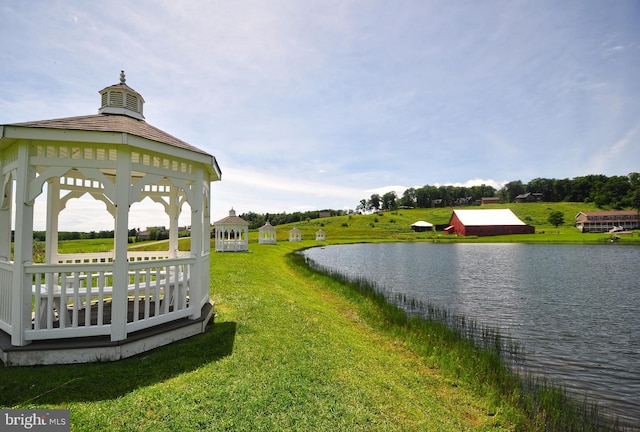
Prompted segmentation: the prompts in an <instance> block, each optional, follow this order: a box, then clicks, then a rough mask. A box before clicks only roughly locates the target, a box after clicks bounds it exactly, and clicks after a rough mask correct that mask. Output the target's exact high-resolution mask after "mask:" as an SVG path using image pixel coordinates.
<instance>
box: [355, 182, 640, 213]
mask: <svg viewBox="0 0 640 432" xmlns="http://www.w3.org/2000/svg"><path fill="white" fill-rule="evenodd" d="M528 192H532V193H540V194H542V196H543V200H544V201H545V202H584V203H593V204H595V205H596V207H598V208H607V209H613V210H617V209H623V208H632V207H633V208H638V207H639V206H640V174H639V173H636V172H634V173H630V174H629V175H627V176H612V177H607V176H605V175H602V174H599V175H587V176H582V177H575V178H573V179H545V178H535V179H533V180H531V181H530V182H529V183H522V181H520V180H515V181H510V182H508V183H506V184H505V185H504V186H503V187H502V189H500V190H496V189H495V188H493V187H492V186H488V185H480V186H471V187H464V186H450V185H449V186H430V185H425V186H422V187H420V188H408V189H406V190H405V191H404V192H403V194H402V196H401V197H399V196H398V195H397V193H396V192H394V191H392V192H387V193H385V194H384V195H382V196H380V195H379V194H373V195H371V197H370V198H369V199H366V198H365V199H362V200H360V203H359V204H358V206H357V207H356V211H358V212H361V213H366V212H370V211H378V210H397V209H398V208H431V207H454V206H464V205H473V204H479V203H480V200H481V199H482V198H485V197H498V199H499V200H500V202H501V203H512V202H514V201H515V199H516V197H517V196H518V195H522V194H525V193H528Z"/></svg>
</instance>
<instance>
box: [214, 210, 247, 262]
mask: <svg viewBox="0 0 640 432" xmlns="http://www.w3.org/2000/svg"><path fill="white" fill-rule="evenodd" d="M213 229H214V230H215V234H216V252H247V251H248V250H249V222H247V221H246V220H244V219H242V218H241V217H239V216H236V211H235V210H234V209H231V210H229V216H227V217H225V218H222V219H220V220H219V221H217V222H214V223H213Z"/></svg>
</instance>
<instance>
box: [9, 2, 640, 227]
mask: <svg viewBox="0 0 640 432" xmlns="http://www.w3.org/2000/svg"><path fill="white" fill-rule="evenodd" d="M0 22H1V24H0V42H1V43H2V49H0V64H1V65H2V67H0V124H11V123H17V122H25V121H32V120H44V119H53V118H61V117H71V116H77V115H89V114H97V112H98V109H99V107H100V99H99V94H98V91H99V90H101V89H103V88H104V87H107V86H109V85H112V84H116V83H118V82H119V75H120V71H121V70H124V71H125V73H126V80H127V81H126V82H127V84H128V85H129V86H130V87H132V88H133V89H135V90H136V91H138V92H139V93H140V94H141V95H142V97H143V98H144V100H145V102H146V103H145V106H144V115H145V118H146V121H147V122H148V123H149V124H151V125H153V126H156V127H158V128H160V129H162V130H163V131H165V132H168V133H170V134H172V135H174V136H176V137H178V138H180V139H182V140H183V141H186V142H188V143H189V144H192V145H194V146H196V147H198V148H200V149H202V150H204V151H206V152H208V153H210V154H212V155H214V156H215V157H216V160H217V161H218V164H219V165H220V168H221V170H222V180H221V181H220V182H215V183H213V184H212V221H215V220H218V219H220V218H222V217H225V216H226V215H228V212H229V210H230V209H231V208H233V209H234V210H235V211H236V212H237V213H238V214H241V213H245V212H250V211H252V212H256V213H280V212H287V213H292V212H295V211H309V210H321V209H328V208H330V209H354V208H355V207H356V206H357V205H358V203H359V201H360V200H361V199H368V198H370V197H371V195H372V194H374V193H379V194H383V193H385V192H388V191H395V192H396V193H397V194H398V196H402V193H403V192H404V190H405V189H406V188H408V187H421V186H424V185H436V186H439V185H449V184H451V185H463V186H471V185H476V184H483V183H484V184H488V185H491V186H494V187H495V188H496V189H499V188H501V187H502V185H504V184H505V183H507V182H509V181H515V180H521V181H522V182H523V183H527V182H529V181H530V180H532V179H534V178H540V177H542V178H574V177H577V176H582V175H588V174H604V175H607V176H613V175H627V174H629V173H631V172H638V171H640V97H639V96H640V25H638V23H639V22H640V2H639V1H637V0H616V1H613V2H612V1H605V0H598V1H591V0H566V1H562V2H558V1H555V0H530V1H528V0H504V1H503V0H486V1H482V2H478V1H475V0H468V1H467V0H459V1H441V0H438V1H431V0H419V1H409V0H394V1H377V0H363V1H359V0H353V1H350V0H345V1H337V0H336V1H332V0H317V1H314V0H305V1H298V0H269V1H258V0H241V1H222V0H212V1H206V2H203V1H186V0H182V1H181V0H137V1H121V0H110V1H108V2H96V1H80V0H77V1H76V0H67V1H58V0H31V1H28V2H25V1H22V0H3V1H2V2H0ZM75 201H78V202H74V203H73V204H70V205H69V206H68V208H67V209H66V210H65V211H64V212H63V213H65V212H67V213H68V214H66V215H65V217H61V229H62V230H70V229H72V228H73V230H83V229H85V230H96V229H103V228H100V226H97V225H100V224H101V223H103V222H104V221H102V220H100V219H99V218H92V217H88V216H86V215H87V212H86V211H83V209H84V207H83V206H85V205H86V203H84V202H82V200H75ZM36 213H37V215H41V214H42V213H43V212H42V211H37V212H36ZM160 213H162V212H161V211H160V210H158V209H157V208H155V207H154V208H152V207H149V208H148V209H147V207H144V206H143V205H141V206H140V207H139V208H137V210H136V213H135V214H132V222H131V223H132V224H134V225H133V226H138V227H141V228H144V227H145V226H151V225H153V222H154V221H155V220H156V219H157V220H159V221H164V220H165V219H164V215H161V214H160ZM62 221H65V222H64V224H66V225H63V222H62ZM40 222H41V221H40ZM40 222H38V223H40ZM38 223H36V225H37V224H38ZM109 223H111V224H112V222H109ZM162 224H165V223H162ZM111 229H112V228H111Z"/></svg>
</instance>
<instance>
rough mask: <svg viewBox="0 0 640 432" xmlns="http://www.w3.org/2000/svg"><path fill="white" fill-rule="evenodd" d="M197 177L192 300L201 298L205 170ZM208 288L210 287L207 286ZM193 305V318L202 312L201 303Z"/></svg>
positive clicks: (192, 211)
mask: <svg viewBox="0 0 640 432" xmlns="http://www.w3.org/2000/svg"><path fill="white" fill-rule="evenodd" d="M195 174H196V179H195V181H194V182H193V188H192V189H193V202H192V203H191V247H190V249H191V255H192V256H194V257H196V260H195V262H194V263H193V270H192V274H191V278H192V280H194V281H195V283H193V284H191V286H190V288H189V289H190V291H191V292H190V294H191V295H190V298H191V301H193V300H194V299H200V298H201V290H202V289H203V287H202V277H201V274H202V260H201V259H198V257H202V250H203V247H202V223H203V220H202V218H203V212H202V204H203V198H202V196H203V190H202V182H203V181H204V179H203V172H202V170H201V169H198V170H197V171H196V173H195ZM207 289H209V287H208V286H207ZM192 306H193V314H192V315H191V318H197V317H198V316H199V314H200V307H201V306H200V304H196V305H192Z"/></svg>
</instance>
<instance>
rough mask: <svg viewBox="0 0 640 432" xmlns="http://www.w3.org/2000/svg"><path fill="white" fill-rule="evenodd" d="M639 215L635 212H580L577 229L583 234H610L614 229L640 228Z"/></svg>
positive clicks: (577, 217)
mask: <svg viewBox="0 0 640 432" xmlns="http://www.w3.org/2000/svg"><path fill="white" fill-rule="evenodd" d="M638 226H639V224H638V213H637V212H636V211H634V210H619V211H598V212H580V213H578V214H577V215H576V228H578V229H579V230H580V231H581V232H583V233H585V232H608V231H610V230H612V229H613V228H622V229H623V230H630V229H636V228H638Z"/></svg>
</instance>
